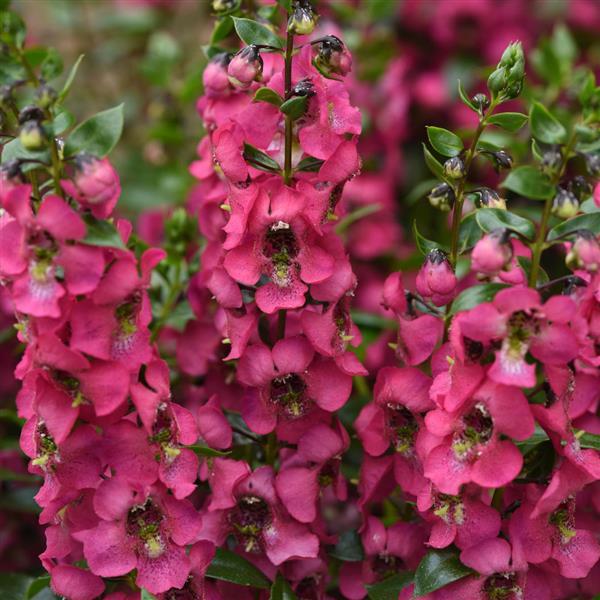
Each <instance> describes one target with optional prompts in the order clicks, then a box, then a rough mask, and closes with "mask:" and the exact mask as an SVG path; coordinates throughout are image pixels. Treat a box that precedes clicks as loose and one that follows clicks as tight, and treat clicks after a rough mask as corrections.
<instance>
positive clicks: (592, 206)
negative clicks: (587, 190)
mask: <svg viewBox="0 0 600 600" xmlns="http://www.w3.org/2000/svg"><path fill="white" fill-rule="evenodd" d="M579 209H580V210H581V212H583V213H586V214H590V213H597V212H600V208H598V207H597V206H596V203H595V202H594V199H593V198H588V199H587V200H584V201H583V202H582V203H581V206H580V207H579Z"/></svg>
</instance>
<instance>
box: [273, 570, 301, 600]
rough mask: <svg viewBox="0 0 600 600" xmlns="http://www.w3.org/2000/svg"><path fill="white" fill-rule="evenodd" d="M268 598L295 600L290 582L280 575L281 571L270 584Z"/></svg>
mask: <svg viewBox="0 0 600 600" xmlns="http://www.w3.org/2000/svg"><path fill="white" fill-rule="evenodd" d="M269 600H296V594H294V591H293V590H292V588H291V587H290V584H289V583H288V582H287V581H286V580H285V579H284V578H283V577H282V576H281V573H278V574H277V577H276V578H275V581H274V582H273V585H272V586H271V594H270V596H269Z"/></svg>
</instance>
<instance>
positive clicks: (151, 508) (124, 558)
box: [74, 477, 201, 594]
mask: <svg viewBox="0 0 600 600" xmlns="http://www.w3.org/2000/svg"><path fill="white" fill-rule="evenodd" d="M94 510H95V512H96V514H97V515H98V518H99V521H98V524H97V525H96V526H95V527H93V528H91V529H87V530H84V531H79V532H77V533H76V534H74V537H75V538H76V539H78V540H80V541H81V542H82V543H83V553H84V556H85V558H86V560H87V562H88V565H89V567H90V569H91V571H92V572H93V573H95V574H96V575H100V576H102V577H117V576H119V575H126V574H127V573H129V572H130V571H131V570H132V569H137V577H136V583H137V585H139V586H140V587H143V588H144V589H146V590H148V591H149V592H151V593H155V594H158V593H161V592H165V591H166V590H168V589H169V588H171V587H174V588H181V587H182V586H183V585H184V584H185V582H186V580H187V577H188V575H189V573H190V569H191V563H190V559H189V557H188V556H187V555H186V552H185V548H184V546H185V545H186V544H189V543H192V542H194V541H195V540H196V539H197V537H198V534H199V531H200V524H201V519H200V515H199V514H198V513H197V511H196V510H195V509H194V507H193V506H192V505H191V504H190V503H189V502H188V501H187V500H176V499H174V498H173V497H171V496H169V495H167V494H166V492H165V491H164V489H162V488H160V487H154V488H151V489H149V490H146V491H142V490H141V489H139V488H136V487H133V486H130V485H129V484H127V483H126V482H125V481H123V480H122V479H119V478H114V477H113V478H111V479H107V480H105V481H104V482H103V483H102V484H101V485H100V486H99V487H98V489H97V490H96V494H95V496H94Z"/></svg>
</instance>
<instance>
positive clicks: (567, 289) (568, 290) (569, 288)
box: [562, 275, 588, 296]
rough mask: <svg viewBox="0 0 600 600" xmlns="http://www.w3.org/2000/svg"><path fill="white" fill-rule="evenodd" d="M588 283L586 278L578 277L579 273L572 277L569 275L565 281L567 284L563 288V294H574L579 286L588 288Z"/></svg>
mask: <svg viewBox="0 0 600 600" xmlns="http://www.w3.org/2000/svg"><path fill="white" fill-rule="evenodd" d="M587 285H588V283H587V281H586V280H585V279H582V278H581V277H577V275H573V276H571V277H568V278H567V280H566V281H565V285H564V287H563V290H562V295H563V296H571V295H572V294H574V293H575V292H577V290H578V289H579V288H586V287H587Z"/></svg>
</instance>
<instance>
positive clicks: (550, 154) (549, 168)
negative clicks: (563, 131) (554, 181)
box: [541, 148, 562, 175]
mask: <svg viewBox="0 0 600 600" xmlns="http://www.w3.org/2000/svg"><path fill="white" fill-rule="evenodd" d="M561 164H562V154H561V153H560V151H559V150H557V149H554V148H553V149H551V150H547V151H546V152H544V154H542V162H541V167H542V171H543V172H544V173H546V174H548V175H551V174H552V173H554V172H555V171H556V170H557V169H558V168H559V167H560V165H561Z"/></svg>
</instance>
